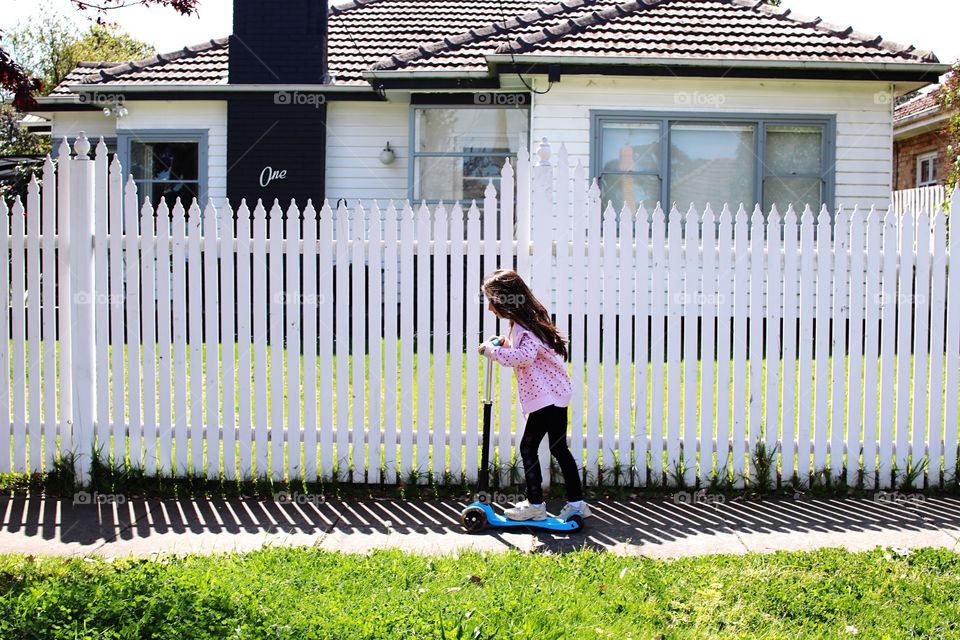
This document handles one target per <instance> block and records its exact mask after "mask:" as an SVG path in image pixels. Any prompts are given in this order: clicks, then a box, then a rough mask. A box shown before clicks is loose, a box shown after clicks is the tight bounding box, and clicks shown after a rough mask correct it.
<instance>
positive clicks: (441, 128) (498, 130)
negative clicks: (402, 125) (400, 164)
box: [410, 106, 530, 202]
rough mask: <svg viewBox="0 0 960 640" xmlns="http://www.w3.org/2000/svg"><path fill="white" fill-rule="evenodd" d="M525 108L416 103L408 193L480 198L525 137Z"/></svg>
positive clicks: (430, 197)
mask: <svg viewBox="0 0 960 640" xmlns="http://www.w3.org/2000/svg"><path fill="white" fill-rule="evenodd" d="M529 130H530V123H529V111H528V110H527V109H524V108H517V107H512V108H491V107H482V106H479V107H433V106H429V107H426V106H424V107H416V108H415V109H414V112H413V132H412V135H413V141H412V142H413V143H412V144H411V148H412V149H413V161H412V162H411V167H410V171H411V176H410V178H411V180H410V197H411V199H412V200H414V201H419V200H427V201H428V202H437V201H439V200H443V201H444V202H451V201H455V200H462V201H466V202H469V201H470V200H474V199H475V200H477V201H478V202H479V201H482V200H483V193H484V190H485V189H486V188H487V184H488V182H489V181H490V179H493V184H494V186H495V187H497V189H498V190H499V188H500V170H501V169H502V168H503V164H504V162H505V161H506V159H507V158H509V157H511V156H516V154H517V152H518V151H519V149H520V144H521V142H523V143H526V142H527V140H528V139H529Z"/></svg>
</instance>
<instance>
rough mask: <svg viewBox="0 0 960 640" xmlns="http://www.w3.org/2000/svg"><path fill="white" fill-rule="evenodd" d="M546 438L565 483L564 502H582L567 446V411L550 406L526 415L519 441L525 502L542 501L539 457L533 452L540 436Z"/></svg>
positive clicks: (575, 469) (578, 483)
mask: <svg viewBox="0 0 960 640" xmlns="http://www.w3.org/2000/svg"><path fill="white" fill-rule="evenodd" d="M545 435H549V436H550V439H549V440H548V442H549V444H550V453H551V454H552V455H553V457H554V458H556V459H557V463H558V464H559V465H560V470H561V471H562V472H563V481H564V483H565V484H566V489H567V500H568V501H570V502H576V501H577V500H582V499H583V486H582V485H581V483H580V473H579V471H577V462H576V460H574V458H573V454H572V453H570V449H569V448H568V447H567V408H566V407H557V406H555V405H550V406H548V407H544V408H543V409H538V410H537V411H534V412H533V413H531V414H530V415H529V416H527V424H526V426H525V427H524V429H523V438H521V439H520V456H521V457H522V458H523V472H524V476H525V478H526V481H527V501H528V502H530V504H540V503H541V502H543V486H542V485H543V476H542V475H541V474H540V457H539V456H538V455H537V450H538V449H539V448H540V441H541V440H543V436H545Z"/></svg>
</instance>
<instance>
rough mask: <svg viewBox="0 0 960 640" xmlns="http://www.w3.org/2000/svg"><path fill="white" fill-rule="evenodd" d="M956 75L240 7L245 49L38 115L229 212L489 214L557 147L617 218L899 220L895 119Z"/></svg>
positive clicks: (920, 60)
mask: <svg viewBox="0 0 960 640" xmlns="http://www.w3.org/2000/svg"><path fill="white" fill-rule="evenodd" d="M947 68H948V67H947V66H946V65H943V64H940V63H939V61H938V60H937V58H936V56H934V54H932V53H930V52H927V51H922V50H919V49H916V48H914V47H912V46H903V45H898V44H895V43H892V42H889V41H887V40H884V39H883V38H881V37H879V36H873V35H866V34H863V33H860V32H857V31H855V30H853V29H852V28H850V27H843V26H837V25H832V24H829V23H827V22H824V21H822V20H821V19H819V18H812V19H810V18H803V17H799V16H796V15H795V14H793V13H791V11H789V10H786V9H781V8H778V7H772V6H769V5H767V4H766V3H764V2H757V1H755V0H749V1H748V0H659V1H658V0H645V1H632V2H614V1H613V0H565V1H564V2H561V3H548V2H543V1H537V0H502V2H497V1H493V0H464V1H460V2H450V1H449V0H353V1H351V2H349V3H347V4H345V5H341V6H337V7H334V8H331V9H329V11H328V10H327V7H326V2H325V0H297V1H289V2H284V3H282V4H277V3H263V2H259V1H257V0H235V3H234V33H233V34H232V35H231V36H230V37H228V38H223V39H218V40H212V41H210V42H207V43H203V44H201V45H197V46H190V47H187V48H185V49H183V50H182V51H178V52H174V53H171V54H165V55H158V56H156V57H153V58H150V59H148V60H142V61H134V62H130V63H126V64H121V65H107V64H103V63H95V62H91V63H84V64H82V65H81V66H79V67H77V68H76V69H75V70H74V71H73V72H72V73H71V74H70V75H69V77H68V78H67V79H66V80H65V81H64V82H63V83H62V84H61V85H60V86H59V87H58V88H57V89H56V91H54V92H53V94H52V95H51V96H50V97H48V98H44V99H42V100H41V105H40V107H39V108H38V111H37V113H38V115H42V116H45V117H47V118H49V119H50V120H51V121H52V124H51V127H52V135H53V137H54V138H55V139H57V138H61V137H63V136H73V135H75V134H76V133H77V132H78V131H80V130H84V131H86V133H87V135H88V136H90V135H93V136H100V135H102V136H104V137H105V139H106V140H107V142H108V145H110V146H111V147H112V149H116V151H117V152H118V156H119V158H120V160H121V162H123V164H124V166H125V167H126V168H127V169H128V170H130V171H132V172H133V175H134V177H135V179H136V180H137V181H138V182H139V184H140V186H141V190H142V192H143V190H146V191H148V192H150V193H152V194H154V195H155V196H160V195H164V194H165V195H187V196H190V195H197V196H199V197H200V198H201V199H206V198H211V199H213V201H214V203H215V204H219V203H220V202H222V201H223V199H224V198H229V199H230V200H231V201H232V202H235V201H237V200H239V199H240V198H248V199H251V198H263V199H265V200H266V199H270V200H272V199H273V198H281V199H289V198H291V197H294V198H297V199H298V200H301V199H305V198H307V197H312V198H314V199H315V200H316V199H319V198H328V199H330V200H331V202H333V201H336V200H339V199H346V200H347V201H355V200H357V199H380V200H386V199H406V198H411V199H414V200H421V199H422V200H427V201H438V200H446V201H449V200H454V199H471V198H478V197H480V196H481V194H482V192H483V189H484V187H485V185H486V184H487V181H488V180H489V179H491V178H492V179H494V180H496V179H497V176H498V175H499V171H500V168H501V166H502V164H503V162H504V160H505V158H507V157H509V156H511V155H513V154H515V153H516V152H517V150H518V148H519V147H520V145H521V144H524V145H527V146H528V147H531V146H533V145H534V144H535V141H537V140H539V139H541V138H542V137H547V138H549V139H550V140H551V141H552V142H554V143H555V144H559V143H561V142H562V143H564V144H565V145H566V147H567V150H568V152H569V153H570V155H571V156H572V158H573V159H574V161H577V160H579V161H580V162H582V163H583V165H584V166H585V167H586V169H587V171H588V174H589V175H590V176H591V177H595V178H598V179H599V180H600V182H601V186H602V189H603V194H604V197H605V198H610V199H613V200H615V201H617V202H623V201H626V202H628V203H632V204H637V203H639V202H641V201H643V202H645V203H647V204H648V205H650V204H653V203H655V202H657V201H662V202H676V203H678V204H679V205H680V206H681V208H685V207H686V206H688V204H689V203H690V202H693V203H694V204H698V205H703V204H704V203H705V202H707V201H710V202H712V203H715V204H716V203H722V202H730V203H739V202H744V203H747V204H748V205H749V206H752V204H753V203H757V202H759V203H761V204H762V205H763V206H764V207H765V208H766V207H769V205H771V204H774V203H776V204H778V205H780V206H785V205H786V204H787V203H796V204H801V203H803V204H806V203H809V204H811V205H812V206H814V207H818V206H819V205H821V204H826V205H828V207H830V208H831V209H832V208H835V207H837V206H848V205H850V206H852V205H854V204H858V205H861V206H864V205H867V206H868V205H871V204H875V205H878V206H881V207H885V206H887V205H888V204H889V199H890V192H891V187H892V175H893V164H892V157H891V149H892V146H893V108H894V100H895V97H896V96H897V95H900V94H903V93H904V92H907V91H912V90H914V89H916V88H918V87H922V86H925V85H927V84H930V83H932V82H936V80H937V78H938V76H939V75H940V74H942V73H944V72H945V71H946V70H947ZM388 147H389V151H387V148H388Z"/></svg>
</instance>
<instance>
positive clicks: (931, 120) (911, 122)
mask: <svg viewBox="0 0 960 640" xmlns="http://www.w3.org/2000/svg"><path fill="white" fill-rule="evenodd" d="M949 120H950V114H949V113H947V112H942V111H941V112H935V113H933V114H931V113H926V114H924V113H921V114H920V115H915V116H912V117H910V118H905V119H903V120H901V121H899V122H894V124H893V137H894V139H897V138H902V137H904V135H905V134H908V133H913V132H919V133H923V132H924V131H931V130H933V129H936V128H937V127H938V126H939V125H941V124H946V122H947V121H949Z"/></svg>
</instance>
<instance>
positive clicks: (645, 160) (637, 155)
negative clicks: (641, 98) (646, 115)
mask: <svg viewBox="0 0 960 640" xmlns="http://www.w3.org/2000/svg"><path fill="white" fill-rule="evenodd" d="M600 159H601V165H600V171H601V172H606V171H651V172H654V173H660V125H659V124H657V123H653V122H644V123H608V122H605V123H603V125H602V133H601V149H600Z"/></svg>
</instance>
